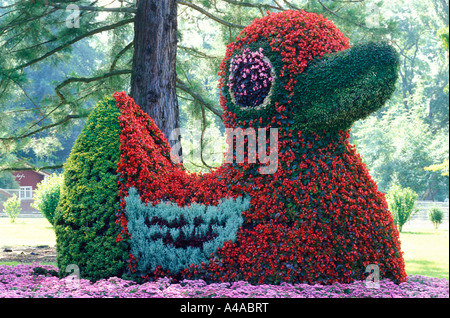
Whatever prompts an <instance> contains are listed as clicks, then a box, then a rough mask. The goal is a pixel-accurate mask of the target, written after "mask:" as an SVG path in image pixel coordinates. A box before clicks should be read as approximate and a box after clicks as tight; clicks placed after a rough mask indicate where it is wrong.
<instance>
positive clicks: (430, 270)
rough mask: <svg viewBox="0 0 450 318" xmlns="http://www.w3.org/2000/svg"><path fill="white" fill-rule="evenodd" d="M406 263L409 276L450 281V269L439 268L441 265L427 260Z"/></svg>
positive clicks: (407, 261)
mask: <svg viewBox="0 0 450 318" xmlns="http://www.w3.org/2000/svg"><path fill="white" fill-rule="evenodd" d="M405 263H406V267H407V269H406V272H407V274H408V275H423V276H428V277H436V278H446V279H447V280H448V279H449V269H448V268H443V267H442V266H439V265H440V264H439V263H436V262H432V261H427V260H406V261H405Z"/></svg>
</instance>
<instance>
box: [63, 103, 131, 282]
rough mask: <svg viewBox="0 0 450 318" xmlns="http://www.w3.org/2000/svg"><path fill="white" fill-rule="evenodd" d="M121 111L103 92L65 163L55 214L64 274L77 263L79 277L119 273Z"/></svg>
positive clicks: (122, 253) (124, 255) (122, 265)
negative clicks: (118, 219)
mask: <svg viewBox="0 0 450 318" xmlns="http://www.w3.org/2000/svg"><path fill="white" fill-rule="evenodd" d="M119 115H120V111H119V109H118V108H117V106H116V101H115V99H114V98H112V97H107V98H105V99H104V100H103V101H101V102H99V103H98V104H97V106H96V107H95V108H94V110H93V111H92V113H91V115H90V116H89V118H88V120H87V122H86V124H85V126H84V128H83V130H82V132H81V134H80V136H79V137H78V139H77V141H76V143H75V145H74V147H73V149H72V152H71V154H70V157H69V159H68V161H67V163H66V164H65V166H64V184H63V188H62V193H61V199H60V202H59V205H58V208H57V210H56V213H55V231H56V236H57V253H58V256H57V262H58V267H59V268H60V273H62V276H63V275H64V273H65V268H66V267H67V266H68V265H70V264H76V265H77V266H78V267H79V268H80V272H81V277H83V278H86V279H90V280H98V279H102V278H106V277H111V276H122V274H123V272H124V268H125V259H126V258H127V253H126V252H127V246H125V244H124V243H123V242H119V243H118V242H116V237H117V235H118V233H119V227H118V226H117V225H116V224H115V215H116V213H117V211H118V208H119V195H118V183H117V182H118V178H117V173H116V170H117V163H118V162H119V158H120V131H121V130H120V126H119V120H118V118H119Z"/></svg>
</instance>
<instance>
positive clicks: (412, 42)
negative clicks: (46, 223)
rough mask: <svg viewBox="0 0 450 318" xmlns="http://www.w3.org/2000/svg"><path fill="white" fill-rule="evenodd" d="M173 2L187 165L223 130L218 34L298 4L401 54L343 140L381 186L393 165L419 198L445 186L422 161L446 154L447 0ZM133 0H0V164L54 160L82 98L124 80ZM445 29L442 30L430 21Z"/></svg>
mask: <svg viewBox="0 0 450 318" xmlns="http://www.w3.org/2000/svg"><path fill="white" fill-rule="evenodd" d="M177 4H178V31H177V37H178V53H177V60H176V73H177V74H176V75H177V77H176V87H177V95H178V103H179V105H180V120H181V126H182V127H184V128H185V132H186V134H187V136H186V138H184V139H183V140H182V142H183V147H185V146H186V145H189V146H186V149H188V150H189V151H193V152H196V153H199V154H200V155H199V156H190V157H189V156H187V158H190V159H189V160H187V161H186V162H185V165H186V166H187V167H188V168H189V169H194V170H202V169H205V168H207V167H209V166H214V165H217V163H215V162H214V160H212V158H213V156H209V152H208V150H209V149H210V148H211V147H209V146H211V145H214V144H217V143H218V137H217V135H218V134H219V133H223V131H224V128H223V123H222V121H221V109H220V107H219V94H218V89H217V80H218V75H217V73H218V68H219V64H220V61H221V60H222V58H223V56H224V54H225V48H226V45H227V44H228V43H229V42H231V41H232V40H233V39H234V38H235V36H236V35H237V34H238V33H239V32H240V31H241V30H242V28H243V27H244V26H246V25H248V24H250V23H251V22H252V21H253V20H254V19H255V18H259V17H262V16H264V15H266V14H267V11H270V12H278V11H283V10H288V9H295V10H297V9H305V10H306V11H310V12H316V13H321V14H323V15H324V16H326V17H327V18H329V19H332V20H333V22H334V23H335V24H336V25H337V26H338V27H339V28H340V29H341V30H342V31H343V33H344V34H345V35H346V36H348V37H349V38H350V40H351V42H352V44H356V43H359V42H364V41H368V40H385V41H388V42H390V43H391V44H393V45H394V46H395V47H396V49H397V50H398V52H399V53H400V56H401V67H400V81H399V82H398V88H397V91H396V92H395V94H394V96H393V98H392V99H391V101H390V102H389V103H388V105H387V106H386V107H385V108H383V109H382V110H381V111H379V112H377V113H376V114H374V115H372V116H371V117H369V118H368V119H366V120H364V121H361V122H357V123H356V124H355V125H354V126H353V128H352V138H353V139H352V140H353V142H354V143H355V144H356V145H357V147H358V151H359V152H360V153H361V154H362V156H363V159H364V161H365V162H366V163H367V165H368V167H369V170H370V171H371V173H372V175H374V176H375V179H376V180H377V181H378V182H379V185H380V189H381V190H382V191H386V190H387V189H388V188H389V186H390V185H391V183H392V180H393V179H392V178H393V177H392V176H393V175H394V174H396V175H397V178H398V180H399V181H400V182H401V183H402V186H409V187H411V188H413V189H414V190H415V191H417V192H418V193H419V194H420V195H421V197H427V198H442V197H443V196H444V193H446V192H448V176H442V173H440V172H438V171H437V172H434V171H427V170H425V169H424V168H425V167H428V166H431V165H438V164H441V163H442V162H445V159H448V113H449V102H448V89H447V90H445V88H446V87H448V48H447V50H446V48H445V45H442V40H441V37H442V38H443V39H445V34H447V35H446V38H447V45H448V21H449V19H448V0H426V1H420V0H412V1H406V0H392V1H375V0H356V1H353V0H348V1H347V0H344V1H335V0H207V1H205V0H178V1H177ZM70 5H76V7H75V6H70ZM136 10H137V6H136V1H133V0H130V1H126V0H116V1H106V0H92V1H86V0H80V1H68V0H60V1H56V0H4V1H2V4H1V5H0V112H1V113H2V116H1V117H0V170H2V171H5V170H6V171H7V170H14V169H18V168H24V167H25V163H27V164H31V166H32V167H33V169H61V168H62V164H63V163H64V162H65V160H66V159H67V157H68V154H69V152H70V149H71V147H72V145H73V142H74V140H75V138H76V137H77V135H78V134H79V132H80V131H81V127H82V126H83V125H84V121H85V118H86V117H87V116H88V114H89V113H90V111H91V109H92V107H93V105H94V104H95V103H96V102H97V101H99V100H101V99H102V98H103V97H104V96H105V95H107V94H111V93H113V92H115V91H129V90H130V83H131V77H132V63H133V56H134V29H133V23H134V19H135V14H136ZM78 26H79V27H78ZM445 28H447V33H445V31H440V30H443V29H444V30H445ZM444 43H445V41H444ZM190 136H194V137H190ZM195 136H200V138H196V137H195ZM199 148H200V150H203V151H199ZM214 149H216V148H214Z"/></svg>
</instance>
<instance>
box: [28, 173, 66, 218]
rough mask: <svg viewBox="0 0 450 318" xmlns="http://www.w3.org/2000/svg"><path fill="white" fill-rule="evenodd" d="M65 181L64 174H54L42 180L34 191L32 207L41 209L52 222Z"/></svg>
mask: <svg viewBox="0 0 450 318" xmlns="http://www.w3.org/2000/svg"><path fill="white" fill-rule="evenodd" d="M63 181H64V176H63V175H62V174H60V175H57V174H53V175H51V176H49V177H47V178H46V179H45V180H43V181H41V182H40V183H39V184H38V185H37V188H36V190H35V192H34V202H33V204H32V207H33V208H35V209H37V210H39V211H40V212H41V213H42V214H43V215H44V216H45V218H46V219H47V220H48V221H49V222H50V224H53V219H54V216H55V210H56V207H57V206H58V203H59V198H60V193H61V187H62V184H63Z"/></svg>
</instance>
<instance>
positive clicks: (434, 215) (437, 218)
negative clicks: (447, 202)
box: [428, 207, 444, 230]
mask: <svg viewBox="0 0 450 318" xmlns="http://www.w3.org/2000/svg"><path fill="white" fill-rule="evenodd" d="M428 216H429V218H430V221H431V223H433V225H434V228H435V229H436V230H437V229H438V227H439V224H442V221H443V220H444V212H442V210H441V209H439V208H438V207H433V208H431V210H430V212H429V213H428Z"/></svg>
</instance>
